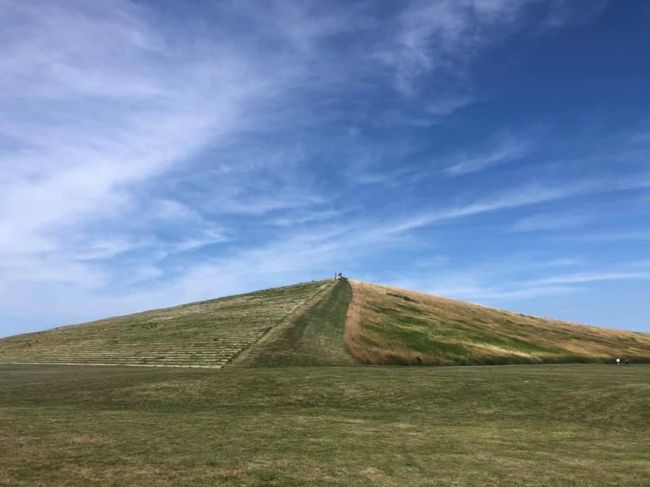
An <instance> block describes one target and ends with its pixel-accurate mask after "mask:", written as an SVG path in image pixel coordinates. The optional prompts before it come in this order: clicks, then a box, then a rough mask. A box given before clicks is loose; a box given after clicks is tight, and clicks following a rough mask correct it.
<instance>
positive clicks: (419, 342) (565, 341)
mask: <svg viewBox="0 0 650 487" xmlns="http://www.w3.org/2000/svg"><path fill="white" fill-rule="evenodd" d="M350 282H351V284H352V291H353V299H352V303H351V305H350V307H349V311H348V318H347V326H346V337H345V340H346V343H347V345H348V348H349V349H350V351H351V352H352V354H353V355H354V356H355V357H357V358H358V359H359V360H360V361H362V362H364V363H369V364H409V363H411V364H413V363H422V364H432V365H466V364H477V365H478V364H514V363H562V362H564V363H567V362H569V363H571V362H572V363H576V362H609V363H613V361H614V359H615V358H616V357H628V358H629V359H630V360H632V361H633V362H650V334H648V333H640V332H631V331H624V330H611V329H606V328H597V327H593V326H585V325H577V324H574V323H567V322H563V321H557V320H550V319H543V318H538V317H534V316H527V315H523V314H520V313H512V312H509V311H503V310H497V309H493V308H487V307H485V306H478V305H474V304H470V303H464V302H462V301H456V300H452V299H446V298H441V297H437V296H431V295H427V294H422V293H416V292H411V291H407V290H404V289H395V288H390V287H384V286H377V285H374V284H367V283H363V282H358V281H350Z"/></svg>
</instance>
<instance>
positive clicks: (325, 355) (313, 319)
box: [235, 279, 356, 367]
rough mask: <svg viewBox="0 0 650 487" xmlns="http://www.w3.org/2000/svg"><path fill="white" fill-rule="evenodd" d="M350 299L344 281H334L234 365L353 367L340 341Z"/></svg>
mask: <svg viewBox="0 0 650 487" xmlns="http://www.w3.org/2000/svg"><path fill="white" fill-rule="evenodd" d="M351 299H352V290H351V288H350V284H349V283H348V281H347V279H341V280H337V281H334V282H333V283H332V285H331V288H328V289H327V291H326V292H324V293H322V295H321V296H319V297H318V298H317V299H314V300H312V301H310V302H309V303H308V306H306V307H305V309H304V310H302V311H301V312H299V313H296V315H294V317H293V318H292V319H291V320H290V321H286V322H285V323H284V324H283V325H281V326H278V327H276V328H274V329H273V330H271V332H269V334H268V335H266V336H265V337H264V338H263V339H262V340H260V341H259V342H258V343H256V344H255V346H253V347H251V348H249V349H248V350H246V351H245V352H244V353H243V354H242V355H240V356H239V357H238V358H237V359H236V360H235V363H236V364H238V365H242V366H252V367H268V366H271V367H277V366H289V365H293V366H296V365H350V364H355V363H356V360H355V359H354V358H353V357H352V355H351V354H350V352H349V351H348V350H347V347H346V345H345V342H344V340H343V335H344V331H345V318H346V313H347V310H348V306H349V304H350V301H351Z"/></svg>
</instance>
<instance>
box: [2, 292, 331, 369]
mask: <svg viewBox="0 0 650 487" xmlns="http://www.w3.org/2000/svg"><path fill="white" fill-rule="evenodd" d="M330 287H332V281H315V282H309V283H303V284H297V285H293V286H286V287H281V288H275V289H268V290H264V291H257V292H254V293H250V294H243V295H239V296H230V297H226V298H220V299H214V300H209V301H202V302H198V303H192V304H186V305H183V306H177V307H174V308H166V309H159V310H153V311H147V312H144V313H138V314H134V315H129V316H120V317H116V318H109V319H105V320H100V321H95V322H92V323H88V324H82V325H74V326H67V327H62V328H55V329H53V330H47V331H44V332H39V333H30V334H26V335H18V336H15V337H9V338H5V339H2V340H0V363H66V364H101V365H118V364H122V365H141V366H145V365H148V366H194V367H220V366H223V365H224V364H226V363H228V362H229V361H230V360H232V359H233V358H234V357H236V356H237V355H238V354H239V353H240V352H241V351H242V350H243V349H245V348H247V347H249V346H250V345H252V344H253V343H255V342H256V341H257V340H259V339H260V338H261V337H262V336H263V335H264V334H265V333H267V332H268V331H269V330H271V329H272V328H273V327H274V326H277V325H280V324H282V323H284V322H285V321H290V320H291V319H292V317H293V315H294V313H295V312H297V310H298V309H301V307H302V306H304V305H305V303H307V302H309V301H310V300H312V299H314V298H315V297H316V296H317V295H319V294H320V293H323V292H324V291H325V290H327V289H328V288H330Z"/></svg>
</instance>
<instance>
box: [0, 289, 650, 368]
mask: <svg viewBox="0 0 650 487" xmlns="http://www.w3.org/2000/svg"><path fill="white" fill-rule="evenodd" d="M617 356H620V357H628V358H629V359H630V360H632V361H633V362H644V361H650V334H647V333H634V332H628V331H621V330H608V329H604V328H596V327H589V326H583V325H575V324H571V323H566V322H561V321H554V320H548V319H542V318H537V317H532V316H526V315H522V314H518V313H511V312H508V311H502V310H496V309H491V308H487V307H484V306H478V305H473V304H468V303H464V302H460V301H455V300H451V299H445V298H440V297H435V296H430V295H426V294H421V293H415V292H411V291H406V290H401V289H393V288H388V287H383V286H377V285H373V284H366V283H361V282H357V281H348V280H346V279H342V280H337V281H332V280H325V281H313V282H308V283H302V284H297V285H294V286H286V287H281V288H275V289H268V290H264V291H258V292H254V293H249V294H242V295H239V296H231V297H227V298H221V299H215V300H210V301H203V302H199V303H192V304H187V305H183V306H177V307H173V308H166V309H160V310H153V311H147V312H144V313H137V314H134V315H129V316H121V317H116V318H110V319H105V320H100V321H96V322H93V323H88V324H82V325H74V326H67V327H62V328H56V329H53V330H48V331H44V332H40V333H31V334H26V335H20V336H16V337H10V338H5V339H1V340H0V363H6V364H12V363H13V364H32V363H43V364H46V363H49V364H85V365H90V364H95V365H137V366H156V367H165V366H170V367H178V366H184V367H215V368H219V367H222V366H223V365H225V364H233V365H236V366H241V367H268V366H274V367H277V366H316V365H353V364H356V363H366V364H423V365H426V364H431V365H455V364H456V365H468V364H476V365H482V364H512V363H557V362H603V361H609V362H611V361H612V360H613V359H614V358H615V357H617Z"/></svg>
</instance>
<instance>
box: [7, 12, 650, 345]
mask: <svg viewBox="0 0 650 487" xmlns="http://www.w3.org/2000/svg"><path fill="white" fill-rule="evenodd" d="M0 12H1V15H0V336H4V335H12V334H16V333H20V332H26V331H32V330H38V329H43V328H47V327H50V326H54V325H59V324H63V323H70V322H80V321H85V320H89V319H94V318H100V317H105V316H109V315H115V314H123V313H128V312H133V311H139V310H143V309H149V308H152V307H161V306H169V305H174V304H179V303H184V302H188V301H193V300H199V299H206V298H211V297H217V296H223V295H228V294H232V293H237V292H244V291H249V290H254V289H259V288H265V287H269V286H275V285H282V284H288V283H293V282H297V281H305V280H310V279H317V278H322V277H326V276H329V275H332V274H333V273H334V272H339V271H340V272H343V273H344V274H346V275H348V276H350V277H353V278H357V279H361V280H366V281H371V282H377V283H385V284H390V285H396V286H401V287H406V288H411V289H417V290H421V291H425V292H431V293H436V294H441V295H446V296H450V297H455V298H459V299H463V300H468V301H472V302H478V303H482V304H485V305H490V306H496V307H500V308H506V309H512V310H517V311H522V312H526V313H532V314H538V315H542V316H550V317H556V318H561V319H566V320H573V321H578V322H585V323H592V324H597V325H604V326H610V327H620V328H628V329H634V330H641V331H650V318H649V316H650V304H649V303H650V252H649V249H650V225H649V224H648V223H649V222H650V159H649V158H648V154H649V150H650V116H649V114H650V96H649V95H648V89H647V87H648V86H650V56H648V50H649V49H650V29H648V25H650V4H649V3H648V2H645V1H642V0H639V1H633V0H629V1H625V2H614V1H609V2H606V1H597V0H588V1H579V0H576V1H570V0H566V1H564V0H546V1H542V0H439V1H429V2H425V1H410V2H407V1H405V2H388V1H385V2H372V1H363V2H340V3H337V2H334V1H332V2H317V1H314V2H310V1H300V2H298V1H296V2H291V1H277V2H272V1H247V2H240V1H224V2H213V1H207V0H206V1H200V0H197V1H193V2H179V1H164V2H158V1H157V2H145V1H137V2H136V1H126V0H94V1H93V2H86V1H82V0H69V1H64V0H60V1H39V0H35V1H30V2H20V1H13V0H0Z"/></svg>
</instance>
